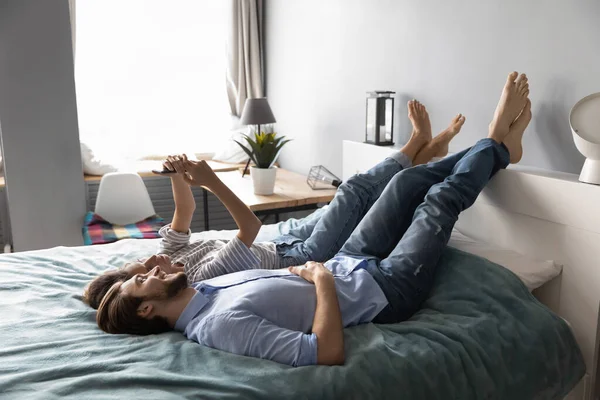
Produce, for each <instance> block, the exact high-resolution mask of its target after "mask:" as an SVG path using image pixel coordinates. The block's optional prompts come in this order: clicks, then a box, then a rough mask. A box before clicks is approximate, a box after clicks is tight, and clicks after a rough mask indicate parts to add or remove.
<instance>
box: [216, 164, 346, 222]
mask: <svg viewBox="0 0 600 400" xmlns="http://www.w3.org/2000/svg"><path fill="white" fill-rule="evenodd" d="M217 176H218V177H219V179H221V180H222V181H223V183H225V185H227V187H229V188H230V189H231V190H232V191H233V192H234V193H235V194H236V195H237V196H238V197H239V198H240V200H242V201H243V202H244V203H245V204H246V205H247V206H248V207H249V208H250V209H251V210H252V211H253V212H254V213H255V214H256V215H269V214H275V217H276V222H279V214H280V213H283V212H289V211H301V210H314V209H316V208H317V206H318V204H319V203H328V202H330V201H331V200H333V197H334V196H335V193H336V191H337V189H336V188H334V187H332V188H331V189H325V190H313V189H311V188H310V186H308V184H307V183H306V176H305V175H301V174H297V173H295V172H291V171H287V170H285V169H282V168H279V169H278V170H277V178H276V180H275V191H274V193H273V194H272V195H270V196H260V195H256V194H254V188H253V186H252V178H251V177H250V176H249V175H246V176H244V177H243V178H242V174H241V172H240V171H239V170H236V171H230V172H217ZM204 199H205V200H204V201H205V207H204V210H205V214H204V225H205V229H206V230H210V223H209V215H208V207H207V204H206V203H207V202H208V198H207V193H206V191H205V192H204Z"/></svg>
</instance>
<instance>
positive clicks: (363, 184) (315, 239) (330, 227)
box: [273, 152, 411, 267]
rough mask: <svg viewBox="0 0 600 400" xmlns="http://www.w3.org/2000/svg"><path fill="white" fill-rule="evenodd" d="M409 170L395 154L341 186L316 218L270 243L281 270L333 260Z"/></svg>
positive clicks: (404, 160)
mask: <svg viewBox="0 0 600 400" xmlns="http://www.w3.org/2000/svg"><path fill="white" fill-rule="evenodd" d="M410 166H411V161H410V159H408V157H407V156H406V155H405V154H403V153H400V152H398V153H396V154H394V155H393V156H392V157H390V158H387V159H385V160H384V161H382V162H380V163H379V164H377V165H376V166H375V167H373V168H372V169H370V170H369V171H368V172H366V173H364V174H357V175H354V176H352V177H351V178H350V179H348V181H346V182H344V183H343V184H342V185H340V187H339V188H338V191H337V193H336V195H335V198H334V199H333V200H332V201H331V203H330V204H329V207H327V209H326V210H325V211H323V212H322V214H321V215H320V216H319V217H317V218H310V217H308V218H306V219H305V220H304V221H303V222H302V223H301V224H300V225H299V226H297V227H296V228H294V229H292V230H291V231H290V232H289V233H288V234H286V235H283V236H280V237H278V238H276V239H275V240H273V242H274V243H275V244H276V245H277V252H278V254H279V256H280V258H281V261H280V263H281V265H280V266H281V267H287V266H290V265H302V264H304V263H306V262H308V261H317V262H325V261H327V260H329V259H330V258H332V257H333V256H334V255H335V254H336V253H337V252H338V251H339V250H340V248H341V247H342V246H343V245H344V243H345V242H346V240H347V239H348V237H349V236H350V234H351V233H352V231H354V228H356V226H357V225H358V223H359V222H360V221H361V220H362V218H363V217H364V216H365V214H366V213H367V212H368V211H369V210H370V209H371V207H372V206H373V204H374V203H375V202H376V201H377V199H378V198H379V196H381V193H382V192H383V190H384V189H385V187H386V186H387V184H388V183H389V182H390V180H391V179H392V178H393V177H394V176H396V174H398V172H400V171H402V170H404V169H405V168H408V167H410ZM317 212H319V211H317Z"/></svg>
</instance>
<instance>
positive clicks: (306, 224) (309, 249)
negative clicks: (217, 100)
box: [84, 100, 465, 309]
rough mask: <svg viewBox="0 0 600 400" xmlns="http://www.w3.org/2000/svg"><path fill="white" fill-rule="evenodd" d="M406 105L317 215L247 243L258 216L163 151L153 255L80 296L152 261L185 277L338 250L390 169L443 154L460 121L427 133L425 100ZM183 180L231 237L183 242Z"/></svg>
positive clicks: (93, 299)
mask: <svg viewBox="0 0 600 400" xmlns="http://www.w3.org/2000/svg"><path fill="white" fill-rule="evenodd" d="M408 110H409V112H408V116H409V118H410V119H411V121H412V123H413V133H412V135H411V138H410V140H409V142H408V143H407V145H406V146H404V147H403V148H402V149H401V150H400V152H398V153H397V154H395V155H394V156H393V157H391V158H389V159H387V160H385V161H383V162H381V163H380V164H378V165H377V166H376V167H374V168H373V169H371V170H370V171H369V172H367V173H365V174H359V175H356V176H354V177H352V178H350V179H349V180H348V181H347V182H345V183H344V184H343V185H341V186H340V188H339V190H338V192H337V194H336V197H335V198H334V200H333V201H332V202H331V204H330V205H329V207H328V208H327V210H326V211H325V212H324V213H323V214H321V216H320V218H310V217H309V218H307V219H304V220H303V221H302V222H301V223H300V225H299V226H298V227H297V228H295V229H293V230H292V231H291V232H289V234H287V235H285V236H282V237H280V238H278V239H275V240H274V241H273V242H269V243H254V239H255V238H256V235H257V233H258V230H259V228H260V226H261V223H260V221H259V220H258V219H257V218H256V216H255V215H254V214H253V213H252V211H250V209H249V208H248V207H247V206H246V205H245V204H244V203H243V202H241V201H240V200H239V199H238V197H237V196H236V195H235V193H233V192H232V191H231V190H229V188H227V186H225V185H223V183H222V182H221V181H220V180H219V178H218V177H217V176H216V175H215V173H214V172H213V171H212V170H211V169H210V167H208V165H207V164H206V163H205V162H202V161H201V162H198V163H193V162H190V161H187V158H186V157H185V156H174V157H169V158H168V159H167V161H166V162H165V168H167V169H169V170H172V171H173V170H175V171H178V172H179V173H178V174H175V175H171V180H172V188H173V197H174V200H175V214H174V216H173V221H172V222H171V224H170V225H167V226H165V227H164V228H162V229H161V230H160V235H161V236H162V238H163V239H162V241H161V243H160V247H159V250H158V254H157V255H155V256H152V257H150V258H149V259H147V260H146V261H144V262H143V263H141V262H132V263H129V264H127V265H126V266H125V267H124V268H121V269H118V270H112V271H109V272H106V273H104V274H102V275H100V276H99V277H97V278H96V279H94V280H93V281H92V282H91V283H90V285H88V287H87V288H86V291H85V293H84V300H85V301H86V303H88V304H90V305H91V306H92V307H93V308H95V309H97V308H98V306H99V305H100V301H101V300H102V298H103V297H104V295H105V294H106V292H107V291H108V289H110V287H111V286H112V285H114V284H115V283H116V282H120V281H125V280H127V279H129V278H131V277H132V276H134V275H136V274H138V273H141V274H143V273H146V272H148V271H150V270H151V269H152V268H154V267H156V266H159V267H160V269H161V271H162V272H165V273H167V274H171V273H177V272H185V273H186V275H187V278H188V282H189V283H190V284H191V283H196V282H199V281H202V280H205V279H210V278H214V277H216V276H219V275H223V274H226V273H231V272H237V271H241V270H247V269H254V268H261V269H276V268H285V267H288V266H291V265H301V264H304V263H305V262H307V261H327V260H329V259H330V258H331V257H333V256H334V255H335V254H336V253H337V252H338V251H339V250H340V248H341V246H342V245H343V244H344V242H345V241H346V240H347V239H348V237H349V236H350V234H351V233H352V231H353V230H354V228H355V227H356V226H357V225H358V223H359V222H360V220H361V219H362V218H363V216H364V215H365V214H366V213H367V211H368V210H369V209H370V207H371V206H372V205H373V203H374V202H375V200H377V198H378V197H379V196H380V195H381V192H382V191H383V189H384V188H385V186H386V184H387V183H388V182H389V181H390V180H391V179H392V178H393V177H394V175H395V174H397V173H398V172H399V171H401V170H402V169H404V168H407V167H410V166H411V165H412V164H423V163H427V162H429V161H430V160H431V158H432V157H434V156H437V157H440V156H445V155H446V154H447V153H448V143H449V142H450V140H451V139H452V138H453V137H454V136H456V134H458V132H459V131H460V128H461V127H462V125H463V123H464V121H465V118H464V117H463V116H462V115H460V114H459V115H457V116H456V117H455V118H454V119H453V120H452V122H451V124H450V126H449V127H448V128H447V129H445V130H444V131H442V132H441V133H440V134H439V135H438V136H436V137H435V138H433V139H432V138H431V124H430V122H429V116H428V114H427V110H426V109H425V106H423V105H422V104H420V103H419V102H417V101H414V100H413V101H410V102H409V103H408ZM186 168H187V169H188V170H189V171H193V176H192V175H190V174H189V173H187V174H186V173H185V172H184V171H185V169H186ZM190 184H192V185H202V186H205V187H206V188H207V189H209V190H210V191H211V192H213V193H214V194H215V195H217V197H218V198H219V199H220V200H221V201H222V203H223V204H224V205H225V207H226V208H227V209H228V210H229V212H230V214H231V215H232V216H233V219H234V220H235V222H236V224H237V226H238V227H239V233H238V234H237V236H236V237H235V238H234V239H233V240H231V241H226V240H200V241H195V242H192V243H190V223H191V221H192V216H193V213H194V210H195V208H196V204H195V201H194V196H193V195H192V191H191V188H190Z"/></svg>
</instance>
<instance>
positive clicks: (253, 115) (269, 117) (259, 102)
mask: <svg viewBox="0 0 600 400" xmlns="http://www.w3.org/2000/svg"><path fill="white" fill-rule="evenodd" d="M274 122H277V121H276V120H275V116H274V115H273V111H271V107H270V106H269V102H268V101H267V98H266V97H260V98H257V99H246V103H245V104H244V111H242V117H241V118H240V123H241V124H242V125H257V127H256V132H257V133H258V134H260V126H261V125H262V124H272V123H274ZM248 165H250V160H248V162H247V163H246V167H245V168H244V172H243V174H242V177H244V175H246V171H247V170H248Z"/></svg>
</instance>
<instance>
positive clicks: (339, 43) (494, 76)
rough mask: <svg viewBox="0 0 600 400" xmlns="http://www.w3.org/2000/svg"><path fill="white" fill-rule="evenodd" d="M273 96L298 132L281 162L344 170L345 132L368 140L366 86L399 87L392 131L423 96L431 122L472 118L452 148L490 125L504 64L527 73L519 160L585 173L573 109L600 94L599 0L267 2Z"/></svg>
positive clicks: (281, 125)
mask: <svg viewBox="0 0 600 400" xmlns="http://www.w3.org/2000/svg"><path fill="white" fill-rule="evenodd" d="M266 4H267V9H266V51H267V53H266V57H267V95H268V97H269V102H270V104H271V107H272V108H273V112H274V114H275V117H276V118H277V121H278V124H277V130H278V132H279V133H281V134H283V135H288V136H289V137H291V138H294V142H292V143H290V144H289V145H288V146H287V149H285V150H284V153H283V155H282V158H281V161H282V163H283V166H284V167H286V168H289V169H292V170H295V171H298V172H304V173H305V172H307V171H308V168H309V167H310V166H311V165H316V164H324V165H325V166H327V167H328V168H330V169H332V171H333V172H335V173H337V174H341V148H342V146H341V141H342V139H350V140H364V124H365V121H364V120H365V92H367V91H369V90H374V89H377V90H394V91H396V92H397V97H396V100H397V101H396V118H395V139H396V142H405V141H406V139H407V137H408V134H409V132H410V125H409V121H408V119H407V118H406V112H405V104H406V101H407V100H408V99H410V98H413V97H414V98H417V99H419V100H421V101H422V102H424V103H425V104H426V105H427V107H428V109H429V111H430V115H431V117H432V124H433V129H434V131H435V130H441V129H442V128H444V127H445V126H446V125H447V123H448V121H449V120H450V118H451V117H452V116H453V115H455V114H456V113H459V112H462V113H464V114H466V116H467V123H466V125H465V127H464V128H463V132H462V133H461V134H460V135H459V136H458V137H457V138H456V139H455V140H454V143H453V146H451V150H453V149H454V150H455V149H458V148H463V147H466V146H469V145H471V144H472V143H474V141H475V140H477V139H478V138H481V137H484V136H485V135H486V134H487V125H488V123H489V121H490V118H491V116H492V113H493V110H494V108H495V106H496V103H497V99H498V96H499V94H500V90H501V88H502V85H503V83H504V80H505V77H506V75H507V73H508V72H510V71H512V70H518V71H525V72H527V74H528V75H529V77H530V80H531V99H532V102H533V113H534V121H533V122H532V125H531V128H530V129H529V131H528V133H527V134H526V137H525V142H524V145H525V155H524V157H523V160H522V164H525V165H532V166H536V167H541V168H545V169H552V170H559V171H566V172H578V171H579V170H580V168H581V165H582V164H583V158H582V156H581V155H580V154H579V153H578V152H577V150H576V148H575V147H574V145H573V140H572V137H571V131H570V128H569V122H568V116H569V111H570V108H571V107H572V106H573V104H575V102H576V101H577V100H579V99H580V98H581V97H583V96H585V95H587V94H590V93H592V92H597V91H600V47H599V46H600V22H599V21H600V1H598V0H570V1H567V0H527V1H519V0H489V1H481V0H453V1H447V0H429V1H408V0H326V1H319V0H303V1H300V0H270V1H268V2H266Z"/></svg>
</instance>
